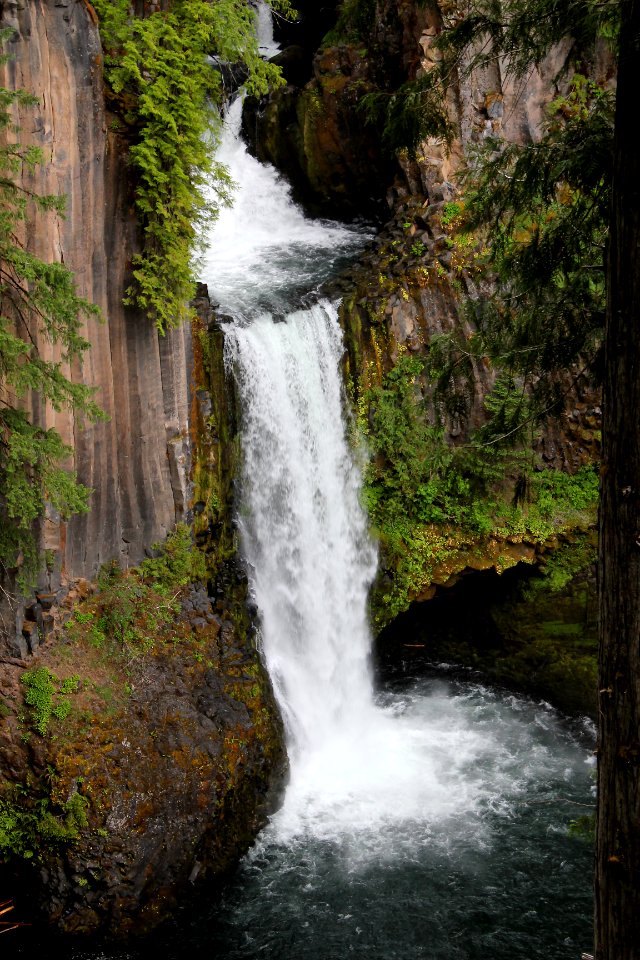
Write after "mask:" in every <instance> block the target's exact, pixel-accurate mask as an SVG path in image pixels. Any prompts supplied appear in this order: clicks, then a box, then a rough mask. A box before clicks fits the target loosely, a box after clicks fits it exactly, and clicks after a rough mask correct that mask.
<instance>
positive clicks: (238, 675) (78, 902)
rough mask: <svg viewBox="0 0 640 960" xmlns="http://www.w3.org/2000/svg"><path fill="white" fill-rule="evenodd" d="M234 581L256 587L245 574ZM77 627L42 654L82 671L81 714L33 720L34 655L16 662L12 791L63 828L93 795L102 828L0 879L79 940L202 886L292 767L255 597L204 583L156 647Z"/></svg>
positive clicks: (0, 748)
mask: <svg viewBox="0 0 640 960" xmlns="http://www.w3.org/2000/svg"><path fill="white" fill-rule="evenodd" d="M227 577H228V578H232V579H234V581H235V587H236V595H237V596H241V595H242V592H243V590H244V589H245V587H244V584H245V583H246V581H244V578H243V576H242V574H241V573H240V572H239V571H236V572H235V573H234V572H233V570H229V571H228V572H227ZM226 592H227V594H228V593H229V591H228V590H227V591H226ZM234 603H235V602H234ZM83 609H84V610H85V616H88V614H86V610H87V609H90V608H83ZM82 616H83V614H82V613H81V614H80V619H82ZM74 623H75V625H76V632H75V633H74V632H73V631H72V632H69V631H68V632H67V636H66V640H65V641H64V642H63V643H57V644H50V645H49V646H48V647H45V648H43V649H42V650H41V651H40V654H39V656H38V658H37V659H32V660H31V661H30V663H29V667H30V669H31V670H34V669H38V668H40V667H43V666H44V667H47V668H48V669H50V670H51V671H52V672H53V673H54V674H55V676H56V677H59V678H60V679H64V677H65V676H67V675H69V674H70V673H71V672H73V675H74V676H76V677H79V678H80V683H79V691H78V693H77V694H75V695H74V696H73V697H72V700H73V709H72V712H71V713H70V714H69V716H68V718H66V719H65V720H64V721H57V720H55V719H53V720H52V721H51V724H50V726H49V728H48V730H47V732H46V734H45V735H40V734H38V733H37V732H35V731H34V730H33V729H32V728H31V727H30V725H29V716H28V715H29V710H28V709H27V708H25V706H24V703H23V694H24V685H23V684H21V683H20V676H21V675H22V673H23V672H24V666H25V664H24V663H19V662H17V661H16V662H14V663H10V662H7V661H5V662H4V663H3V666H2V670H3V688H2V711H1V712H2V717H1V719H0V775H1V778H2V794H1V795H2V797H4V798H6V797H8V796H9V795H10V791H9V792H8V788H9V786H10V784H12V783H13V784H19V785H21V789H23V790H25V791H26V792H25V794H24V796H23V799H22V801H21V803H23V804H24V805H25V809H26V808H31V807H33V806H34V802H35V798H37V797H38V796H41V797H45V796H47V797H48V800H47V809H48V810H49V811H50V812H51V814H52V815H55V816H57V818H58V820H59V821H61V822H62V821H63V820H64V814H63V811H64V810H65V809H66V805H68V803H69V800H70V799H71V798H72V797H74V795H76V794H78V795H79V796H80V797H81V798H82V804H83V807H84V809H85V811H86V823H85V824H84V826H82V827H81V828H80V829H79V830H78V831H77V835H76V836H75V837H74V838H73V839H72V840H70V841H68V842H67V841H62V840H60V839H59V840H58V841H57V842H56V841H55V839H54V838H49V840H50V842H48V841H47V838H46V836H41V837H40V840H41V847H40V849H39V850H38V851H37V853H36V855H35V856H34V857H33V858H32V859H28V860H23V861H20V860H16V861H13V863H12V864H11V865H10V866H9V867H5V868H4V869H3V870H2V871H0V876H2V879H3V880H4V881H5V882H6V884H7V885H8V887H7V888H10V889H11V890H12V892H13V893H14V894H16V896H17V899H18V902H20V898H21V893H22V891H24V896H25V897H26V896H28V897H29V904H30V906H29V910H30V914H31V916H32V917H33V919H34V920H35V919H40V918H43V919H45V920H46V921H47V922H49V923H52V924H54V925H55V926H56V927H57V928H58V929H60V930H62V931H64V932H67V933H79V934H80V933H81V934H88V933H101V934H106V935H108V936H110V937H124V936H129V935H137V934H141V933H144V932H145V931H147V930H149V929H151V928H153V927H155V926H156V925H157V924H158V923H159V922H160V921H162V920H163V919H165V918H166V917H167V916H168V915H170V913H171V912H172V910H173V909H174V908H175V906H176V903H177V902H178V901H179V900H180V899H181V898H184V897H185V896H186V895H187V891H188V890H189V889H192V885H193V884H195V883H199V882H201V881H203V880H205V879H209V880H211V878H212V877H213V878H219V877H220V876H222V875H224V873H225V872H226V871H228V870H230V869H231V868H232V867H233V866H234V865H235V864H236V863H237V861H238V859H239V857H240V856H241V855H242V854H243V853H244V852H245V851H246V849H247V848H248V846H249V845H250V843H251V842H252V841H253V839H254V837H255V836H256V834H257V832H258V830H259V829H260V827H261V826H262V825H263V824H264V822H265V820H266V816H267V815H268V813H269V812H270V811H271V810H272V809H273V807H274V805H275V803H276V802H277V798H278V796H279V792H280V789H281V787H282V784H283V780H284V776H285V773H286V768H287V764H286V754H285V752H284V747H283V732H282V726H281V721H280V719H279V714H278V711H277V708H276V706H275V703H274V700H273V694H272V691H271V685H270V683H269V679H268V677H267V675H266V673H265V671H264V668H263V667H262V664H261V661H260V658H259V655H258V653H257V651H256V650H255V647H254V646H253V643H252V642H251V640H250V639H248V636H249V634H250V633H251V631H250V630H249V629H247V627H248V624H249V621H248V616H247V614H246V611H245V610H244V606H241V607H238V606H234V604H231V603H229V602H228V601H224V600H221V599H220V598H219V597H217V596H209V594H208V593H207V590H206V589H205V588H204V587H203V586H202V585H196V586H195V587H192V588H191V589H190V590H189V591H187V592H186V593H185V594H184V596H183V597H182V599H181V604H180V610H179V612H178V613H177V615H176V618H175V622H174V623H173V624H172V625H171V628H170V630H169V632H168V633H166V631H165V634H166V635H165V636H163V637H162V639H161V640H158V641H156V642H154V643H153V645H152V646H151V648H150V649H149V651H148V652H146V653H143V654H142V655H140V656H136V657H133V658H132V657H127V656H126V654H125V653H124V652H123V651H120V652H115V651H113V650H111V651H96V650H95V649H92V646H91V640H90V638H89V639H87V637H86V636H79V635H78V631H77V625H78V620H77V619H76V620H75V621H74ZM36 806H37V803H36ZM34 809H35V808H34ZM42 829H43V828H42V826H41V825H40V826H39V827H37V828H36V831H37V830H40V831H41V830H42ZM27 890H28V891H29V894H27V893H26V891H27ZM36 902H37V911H35V910H34V906H33V904H34V903H36ZM34 913H35V915H34Z"/></svg>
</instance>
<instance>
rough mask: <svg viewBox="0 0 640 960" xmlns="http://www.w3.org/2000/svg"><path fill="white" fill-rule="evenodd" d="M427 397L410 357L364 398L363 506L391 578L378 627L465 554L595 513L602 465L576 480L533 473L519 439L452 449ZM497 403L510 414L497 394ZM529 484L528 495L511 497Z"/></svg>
mask: <svg viewBox="0 0 640 960" xmlns="http://www.w3.org/2000/svg"><path fill="white" fill-rule="evenodd" d="M502 389H503V390H504V391H505V392H507V391H508V389H509V387H508V385H506V384H505V385H503V388H502ZM427 390H428V379H427V378H426V376H425V368H424V361H423V360H420V359H419V358H416V357H412V356H407V355H405V356H403V357H401V358H400V360H399V361H398V363H397V364H396V366H395V367H394V368H393V369H392V370H391V371H390V372H389V373H388V374H387V375H386V377H385V378H384V380H383V383H382V385H381V386H377V387H373V388H372V389H371V390H369V391H368V393H367V395H366V397H365V404H364V405H365V407H366V409H367V410H368V417H367V419H366V433H367V444H368V447H369V449H370V452H371V454H372V457H371V460H370V462H369V465H368V468H367V471H366V474H365V484H364V500H365V504H366V507H367V509H368V511H369V516H370V518H371V522H372V525H373V527H374V529H375V530H376V532H377V533H378V536H379V537H380V540H381V543H382V546H383V551H384V557H385V561H386V565H387V574H388V575H389V576H390V578H391V585H390V586H389V587H388V588H385V593H384V594H383V597H382V603H383V609H382V610H378V611H377V614H376V615H377V619H378V622H379V623H382V622H388V620H389V619H391V618H392V617H393V616H395V615H397V614H398V613H400V612H401V611H402V610H404V609H406V607H407V606H408V603H409V601H410V599H411V597H413V596H417V595H418V594H419V593H420V591H421V590H422V589H423V588H424V587H425V586H428V584H429V583H430V582H431V578H432V576H433V575H434V572H435V570H436V568H437V567H441V568H443V569H444V568H446V567H447V566H448V565H449V564H451V563H452V561H453V558H454V557H455V554H456V551H458V550H459V549H460V548H461V547H464V548H465V549H466V548H467V547H468V545H469V544H470V543H474V542H475V543H479V542H481V541H483V540H487V539H488V538H489V537H498V538H501V539H505V540H506V539H507V538H511V539H512V540H513V539H515V540H527V541H529V542H531V543H539V542H543V541H544V540H546V539H548V538H549V537H551V536H552V535H554V534H555V533H557V532H558V531H561V530H563V529H565V528H567V527H583V526H588V525H589V524H590V523H591V522H593V519H594V516H595V509H596V505H597V499H598V475H597V471H596V470H595V468H593V467H585V468H583V469H582V470H580V471H579V472H578V473H577V474H575V475H574V476H569V475H567V474H564V473H562V472H560V471H555V470H541V469H539V468H538V469H535V463H534V461H533V460H532V455H531V452H530V450H529V449H528V448H518V447H517V446H514V445H513V442H512V443H510V444H507V443H504V444H503V445H502V446H501V445H491V444H489V445H487V444H485V443H483V442H482V441H481V440H480V439H478V437H476V438H474V441H473V442H472V443H470V444H467V445H464V446H461V447H458V448H455V447H452V446H451V445H450V444H448V443H447V441H446V439H445V436H444V432H443V428H442V426H441V425H439V424H438V423H433V422H430V419H429V417H430V416H431V417H432V418H433V416H434V414H433V413H432V414H431V415H430V414H429V410H430V409H433V408H432V407H430V405H429V403H428V399H429V396H428V393H427ZM425 394H426V395H425ZM498 397H499V399H498V400H496V403H497V404H499V406H500V408H501V409H503V410H504V409H506V410H509V404H507V403H506V400H505V399H504V397H502V394H501V390H500V389H499V390H498ZM489 402H490V404H491V402H492V401H491V400H490V401H489ZM519 402H520V401H519V398H516V399H515V400H514V403H519ZM505 427H506V424H505V425H503V429H504V428H505ZM522 477H524V478H525V480H526V483H525V484H524V489H523V490H522V491H521V492H520V495H519V496H515V497H514V495H513V490H514V485H515V488H516V491H517V490H518V482H517V481H518V478H522Z"/></svg>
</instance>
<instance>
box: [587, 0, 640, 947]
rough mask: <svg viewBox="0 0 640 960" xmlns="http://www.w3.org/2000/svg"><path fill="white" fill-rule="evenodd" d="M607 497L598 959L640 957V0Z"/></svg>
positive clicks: (618, 163)
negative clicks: (639, 87) (639, 90)
mask: <svg viewBox="0 0 640 960" xmlns="http://www.w3.org/2000/svg"><path fill="white" fill-rule="evenodd" d="M622 17H623V22H622V31H621V45H620V61H619V69H618V94H617V104H616V129H615V142H614V171H613V208H612V222H611V238H610V249H609V262H608V304H607V327H606V347H605V384H604V434H603V471H602V501H601V508H600V567H599V591H600V694H599V700H600V738H599V750H598V824H597V841H596V848H597V853H596V896H595V943H596V960H640V135H639V130H638V83H639V81H638V76H639V72H640V0H623V3H622Z"/></svg>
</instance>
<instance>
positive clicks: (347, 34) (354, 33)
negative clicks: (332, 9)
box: [322, 0, 376, 47]
mask: <svg viewBox="0 0 640 960" xmlns="http://www.w3.org/2000/svg"><path fill="white" fill-rule="evenodd" d="M375 14H376V0H345V2H343V3H342V5H341V6H340V11H339V13H338V19H337V21H336V25H335V27H333V29H332V30H330V31H329V33H328V34H327V35H326V37H325V38H324V40H323V43H322V45H323V46H324V47H329V46H333V45H335V44H338V43H345V42H348V43H358V42H360V41H364V42H367V41H368V40H369V38H370V36H371V31H372V26H373V23H374V20H375Z"/></svg>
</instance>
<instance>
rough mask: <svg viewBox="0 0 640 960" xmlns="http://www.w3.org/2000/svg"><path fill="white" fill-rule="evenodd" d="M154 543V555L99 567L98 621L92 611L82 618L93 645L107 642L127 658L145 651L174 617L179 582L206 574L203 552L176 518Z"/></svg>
mask: <svg viewBox="0 0 640 960" xmlns="http://www.w3.org/2000/svg"><path fill="white" fill-rule="evenodd" d="M153 549H154V550H155V551H156V552H157V554H158V555H157V556H156V557H153V558H149V559H147V560H144V561H143V562H142V563H141V564H140V566H139V567H138V568H135V569H132V570H129V571H126V572H125V571H123V570H121V569H120V567H119V566H118V564H117V563H116V562H115V561H112V562H110V563H108V564H106V565H105V566H104V567H103V568H102V570H101V571H100V576H99V577H98V588H99V594H98V597H97V607H98V610H97V611H96V614H95V616H96V622H95V623H92V621H93V619H94V616H93V615H92V616H91V617H90V618H88V617H87V616H86V615H85V617H84V618H83V623H84V625H85V626H87V627H88V628H89V629H87V630H86V631H85V632H84V635H85V636H86V638H87V639H88V641H89V643H90V644H91V645H92V646H94V647H97V648H100V647H103V646H105V645H107V644H109V645H112V647H115V649H116V650H117V651H119V652H123V653H125V654H126V655H127V656H128V657H130V658H136V657H139V656H142V655H144V654H146V653H149V652H150V651H151V650H153V647H154V644H155V641H156V640H157V639H158V638H159V636H160V634H161V633H162V631H163V630H165V629H166V628H168V627H169V626H170V625H171V624H172V623H173V621H174V619H175V616H176V614H177V612H178V611H179V609H180V599H179V598H180V594H181V593H182V590H183V588H184V587H185V586H187V585H188V584H190V583H195V582H197V581H199V580H201V579H204V578H205V575H206V570H205V560H204V556H203V554H202V553H201V552H200V551H199V550H198V549H197V548H196V547H195V546H194V545H193V541H192V535H191V530H190V528H189V527H188V526H187V525H186V524H179V525H178V526H177V527H176V529H175V531H174V532H173V533H172V534H171V535H170V536H169V537H168V538H167V540H166V541H165V542H164V543H162V544H159V543H156V544H154V547H153ZM76 620H77V616H76ZM81 622H82V621H81ZM90 624H91V626H90Z"/></svg>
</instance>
